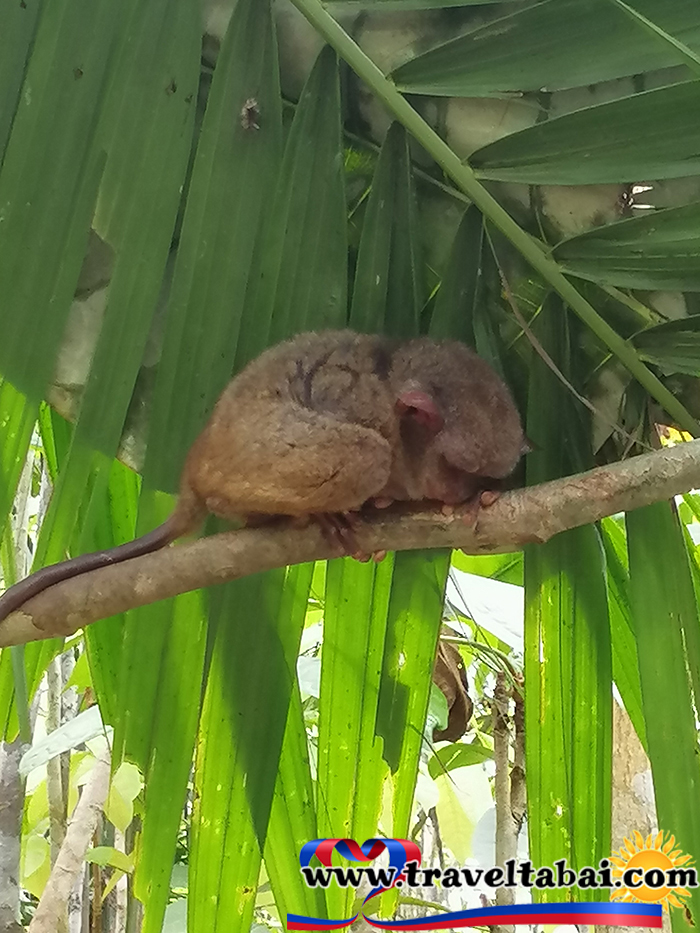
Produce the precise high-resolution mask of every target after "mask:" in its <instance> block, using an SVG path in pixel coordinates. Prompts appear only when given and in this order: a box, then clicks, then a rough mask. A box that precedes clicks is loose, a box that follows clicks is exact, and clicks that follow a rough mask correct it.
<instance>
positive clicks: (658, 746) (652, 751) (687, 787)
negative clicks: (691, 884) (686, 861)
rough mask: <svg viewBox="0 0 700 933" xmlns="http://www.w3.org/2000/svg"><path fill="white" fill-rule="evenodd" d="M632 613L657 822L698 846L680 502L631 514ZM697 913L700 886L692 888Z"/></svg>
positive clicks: (689, 604) (691, 619) (682, 844)
mask: <svg viewBox="0 0 700 933" xmlns="http://www.w3.org/2000/svg"><path fill="white" fill-rule="evenodd" d="M626 525H627V547H628V550H629V564H630V594H631V603H632V618H633V622H634V629H635V634H636V636H637V648H638V652H639V672H640V677H641V683H642V701H643V706H644V718H645V722H646V731H647V742H648V751H649V761H650V762H651V771H652V775H653V778H654V796H655V799H656V812H657V816H658V823H659V828H660V829H662V830H664V831H666V832H670V833H673V834H674V835H675V837H676V842H677V844H678V847H679V848H680V849H682V850H683V851H684V852H685V853H687V854H689V855H691V856H693V857H696V854H697V853H698V852H700V810H698V807H697V800H698V795H699V794H700V765H699V764H698V736H697V730H696V719H695V710H694V706H693V692H692V685H691V680H690V678H689V676H688V670H687V666H686V658H685V651H684V641H685V637H686V636H685V634H684V633H685V632H686V631H688V632H689V633H693V635H692V637H697V631H696V630H697V627H698V610H697V604H696V602H695V594H694V592H693V583H692V579H691V575H690V572H689V566H688V557H687V554H686V551H685V545H684V542H683V537H682V533H681V528H680V525H679V522H678V517H677V515H676V512H675V509H674V507H673V505H672V504H671V503H668V502H658V503H656V504H654V505H650V506H647V507H646V508H643V509H637V510H635V511H634V512H629V513H628V514H627V516H626ZM691 905H692V911H693V914H694V915H695V916H696V917H697V915H698V910H699V909H700V893H699V892H698V890H697V889H695V890H693V891H692V900H691Z"/></svg>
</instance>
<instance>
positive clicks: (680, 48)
mask: <svg viewBox="0 0 700 933" xmlns="http://www.w3.org/2000/svg"><path fill="white" fill-rule="evenodd" d="M610 2H612V3H615V4H616V5H617V6H618V7H619V8H620V9H621V10H624V11H625V13H627V14H628V16H629V17H630V19H631V20H632V22H633V23H635V25H637V26H642V27H644V28H645V29H646V30H647V32H648V33H649V34H650V35H651V37H652V38H654V39H658V40H660V41H661V42H665V43H666V44H667V45H669V46H671V49H673V50H674V51H676V52H677V53H678V58H679V60H680V61H683V62H685V64H686V65H687V66H688V67H689V68H690V70H691V71H692V72H693V73H694V74H695V75H696V76H697V75H698V74H700V57H698V55H697V54H696V53H695V52H693V51H692V50H691V49H689V48H688V46H687V45H686V44H685V43H684V42H681V41H680V40H679V39H676V38H675V37H674V36H672V35H670V34H669V33H668V32H666V31H665V30H664V29H662V28H661V26H659V25H658V23H655V22H652V20H650V19H647V17H646V16H644V14H642V13H640V12H639V10H637V9H635V7H633V6H630V5H629V3H625V2H624V0H610ZM654 13H655V15H656V14H657V13H658V10H655V11H654ZM647 67H648V66H647Z"/></svg>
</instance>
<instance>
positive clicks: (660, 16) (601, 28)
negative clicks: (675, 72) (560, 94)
mask: <svg viewBox="0 0 700 933" xmlns="http://www.w3.org/2000/svg"><path fill="white" fill-rule="evenodd" d="M634 7H635V8H636V9H637V10H638V11H639V12H640V13H643V14H645V15H646V16H647V17H648V18H649V19H651V20H653V21H655V22H656V23H658V24H659V26H661V27H662V28H663V29H664V30H666V31H668V32H669V33H671V34H672V35H673V36H675V37H676V38H677V39H678V40H682V41H683V42H684V43H686V44H687V45H688V46H689V47H690V48H691V49H694V50H695V51H700V12H698V7H697V4H696V3H695V2H694V0H674V2H673V3H666V4H663V3H659V2H658V0H635V2H634ZM683 60H684V59H683V56H682V55H681V54H680V53H679V52H678V51H677V50H676V49H674V48H673V47H672V46H670V45H669V44H667V43H664V42H662V41H660V40H659V38H658V37H657V36H652V35H649V34H648V32H647V31H646V30H645V29H643V28H642V27H641V26H638V27H637V28H635V26H634V25H633V24H632V23H631V22H630V19H629V17H628V16H627V15H626V14H625V12H624V11H623V10H621V9H619V8H617V7H615V6H614V5H613V4H612V3H610V0H544V2H539V3H531V4H529V5H527V6H525V8H524V9H520V10H517V11H516V12H515V13H512V14H511V15H509V16H505V17H503V18H501V19H498V20H496V21H495V22H493V23H487V24H486V25H484V26H480V27H479V28H477V29H475V30H472V31H470V32H468V33H467V34H466V35H463V36H458V37H457V38H454V39H451V40H450V41H448V42H445V43H444V44H442V45H439V46H437V48H434V49H431V50H429V51H428V52H425V53H423V54H422V55H419V56H417V57H416V58H414V59H413V60H412V61H410V62H408V63H406V64H405V65H402V66H401V67H400V68H398V69H397V70H396V71H395V72H394V74H393V76H392V77H393V78H394V80H395V81H396V83H397V85H398V86H399V88H400V89H401V90H406V91H410V92H411V93H413V94H444V95H446V96H448V97H452V96H455V97H500V96H503V95H505V94H507V93H509V92H510V93H517V94H520V93H522V92H523V91H554V90H557V89H561V88H573V87H581V86H585V85H590V84H598V83H599V82H601V81H609V80H611V79H613V78H623V77H627V76H633V75H638V74H640V73H643V72H647V71H653V70H654V69H656V68H664V67H667V66H669V65H676V64H679V63H681V62H682V61H683Z"/></svg>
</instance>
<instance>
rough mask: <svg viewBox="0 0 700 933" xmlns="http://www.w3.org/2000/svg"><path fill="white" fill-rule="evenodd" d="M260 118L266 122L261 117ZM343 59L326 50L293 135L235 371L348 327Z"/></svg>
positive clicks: (257, 259)
mask: <svg viewBox="0 0 700 933" xmlns="http://www.w3.org/2000/svg"><path fill="white" fill-rule="evenodd" d="M261 119H262V117H261ZM342 151H343V150H342V139H341V122H340V83H339V74H338V61H337V58H336V56H335V53H334V52H333V50H332V49H331V48H330V47H329V46H327V47H325V48H324V49H323V50H322V51H321V53H320V55H319V57H318V59H317V60H316V63H315V65H314V68H313V70H312V72H311V74H310V76H309V79H308V81H307V82H306V84H305V86H304V90H303V92H302V95H301V98H300V100H299V104H298V106H297V109H296V113H295V115H294V121H293V123H292V126H291V128H290V131H289V136H288V138H287V144H286V146H285V150H284V158H283V161H282V165H281V167H280V170H279V173H278V180H277V184H276V186H275V185H270V187H269V189H268V190H269V191H271V192H274V195H273V198H272V202H271V213H270V215H269V216H270V222H269V224H268V226H267V228H266V230H265V231H264V233H263V235H262V236H261V238H260V241H259V244H258V246H257V247H256V250H255V253H254V256H253V267H252V270H251V274H250V287H249V291H248V293H247V294H246V306H247V307H248V308H249V309H250V312H249V313H250V325H251V326H250V327H249V328H248V330H247V331H246V333H245V334H243V335H241V340H240V345H239V347H238V352H237V354H236V362H237V365H239V366H240V365H243V364H244V363H247V362H248V360H250V359H251V358H252V357H254V356H257V354H258V353H260V351H261V350H262V349H264V347H266V346H268V345H269V344H271V343H277V342H278V341H279V340H283V339H285V338H287V337H289V336H290V334H292V333H296V332H299V331H304V330H311V329H313V328H328V327H338V326H342V325H344V324H345V321H346V314H347V308H346V302H347V221H346V202H345V186H344V175H343V155H342Z"/></svg>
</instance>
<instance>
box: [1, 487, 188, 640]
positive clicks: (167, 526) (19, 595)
mask: <svg viewBox="0 0 700 933" xmlns="http://www.w3.org/2000/svg"><path fill="white" fill-rule="evenodd" d="M203 517H204V509H203V508H202V507H201V505H200V504H199V503H198V502H197V501H196V500H195V499H194V497H193V496H192V495H187V494H185V495H183V496H181V498H180V500H179V501H178V504H177V506H176V507H175V509H174V511H173V513H172V515H170V517H169V518H168V519H167V520H166V521H165V522H163V524H162V525H159V526H158V527H157V528H154V529H153V531H149V532H148V534H145V535H143V536H142V537H140V538H136V539H135V540H134V541H127V542H126V544H120V545H118V546H117V547H113V548H109V549H108V550H106V551H95V552H94V553H92V554H83V555H81V556H80V557H73V558H72V559H71V560H64V561H61V563H59V564H52V565H51V566H50V567H44V568H43V569H42V570H38V571H37V572H36V573H33V574H30V576H28V577H25V578H24V580H20V582H19V583H16V584H15V585H14V586H11V587H10V588H9V590H6V591H5V592H4V593H3V595H2V596H0V622H2V620H3V619H5V618H6V617H7V616H8V615H9V614H10V613H11V612H15V610H17V609H19V608H20V606H22V605H23V604H24V603H26V602H27V600H29V599H31V598H32V597H33V596H37V595H38V594H39V593H43V591H44V590H46V589H48V588H49V587H50V586H53V585H54V584H55V583H61V582H62V581H63V580H69V579H71V578H72V577H77V576H80V574H83V573H89V572H90V571H91V570H98V569H100V568H101V567H109V566H110V565H112V564H120V563H122V562H123V561H126V560H131V559H132V558H133V557H141V556H143V555H144V554H150V553H152V552H153V551H158V550H160V548H163V547H165V546H166V545H168V544H170V542H171V541H175V539H176V538H179V537H181V536H182V535H184V534H188V533H189V532H191V531H194V530H195V529H196V528H197V526H198V525H199V524H200V523H201V520H202V518H203Z"/></svg>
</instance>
